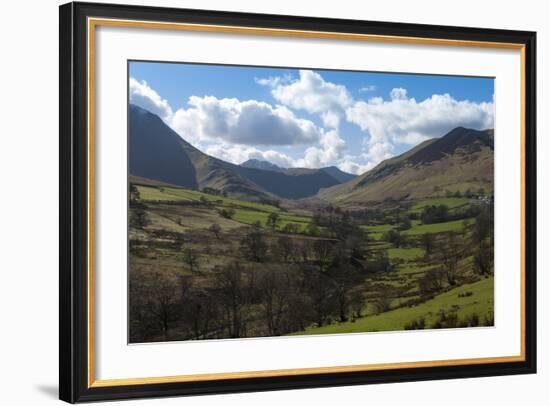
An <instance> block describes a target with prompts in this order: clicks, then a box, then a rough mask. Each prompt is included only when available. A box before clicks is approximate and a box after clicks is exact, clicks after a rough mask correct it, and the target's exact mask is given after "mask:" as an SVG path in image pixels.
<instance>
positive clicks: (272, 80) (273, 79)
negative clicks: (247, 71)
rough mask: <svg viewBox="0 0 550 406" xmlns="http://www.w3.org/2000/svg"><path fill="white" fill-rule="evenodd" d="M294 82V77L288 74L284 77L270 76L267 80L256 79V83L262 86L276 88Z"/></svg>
mask: <svg viewBox="0 0 550 406" xmlns="http://www.w3.org/2000/svg"><path fill="white" fill-rule="evenodd" d="M291 80H292V75H290V74H286V75H283V76H269V77H267V78H254V81H255V82H256V83H257V84H259V85H262V86H269V87H276V86H278V85H282V84H285V83H288V82H290V81H291Z"/></svg>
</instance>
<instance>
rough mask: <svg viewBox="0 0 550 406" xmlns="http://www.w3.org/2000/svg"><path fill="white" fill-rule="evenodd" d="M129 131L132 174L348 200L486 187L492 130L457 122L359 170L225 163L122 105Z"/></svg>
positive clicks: (270, 195)
mask: <svg viewBox="0 0 550 406" xmlns="http://www.w3.org/2000/svg"><path fill="white" fill-rule="evenodd" d="M129 137H130V142H129V171H130V176H131V179H132V181H134V182H136V183H142V184H155V183H156V184H169V185H175V186H183V187H187V188H191V189H205V188H212V189H216V190H218V191H220V192H226V193H227V194H228V195H230V196H233V197H236V198H240V199H245V200H256V201H259V200H272V199H277V198H285V199H300V198H307V197H313V196H316V197H318V198H320V199H322V200H325V201H328V202H333V203H342V204H346V205H354V204H363V203H365V202H369V201H382V200H385V199H388V198H391V199H403V198H421V197H426V196H432V195H441V194H442V193H443V191H445V190H450V191H452V192H454V191H456V190H461V191H465V190H466V189H468V188H470V189H472V190H476V191H477V190H478V189H480V188H484V189H485V190H486V191H487V192H489V191H492V190H493V148H494V147H493V145H494V140H493V131H492V130H486V131H476V130H471V129H466V128H462V127H459V128H456V129H454V130H452V131H451V132H450V133H448V134H447V135H445V136H443V137H441V138H436V139H431V140H428V141H425V142H423V143H421V144H419V145H417V146H416V147H414V148H413V149H411V150H410V151H408V152H405V153H404V154H402V155H399V156H397V157H394V158H391V159H388V160H386V161H383V162H382V163H380V164H379V165H378V166H376V167H375V168H374V169H372V170H370V171H368V172H366V173H364V174H362V175H360V176H356V175H352V174H349V173H346V172H343V171H341V170H340V169H338V168H336V167H334V166H330V167H326V168H320V169H308V168H281V167H279V166H277V165H275V164H272V163H270V162H266V161H262V160H258V159H250V160H248V161H246V162H243V163H242V164H241V165H235V164H231V163H229V162H225V161H222V160H220V159H217V158H214V157H211V156H209V155H207V154H205V153H203V152H201V151H199V150H198V149H197V148H195V147H193V146H192V145H191V144H189V143H188V142H186V141H185V140H184V139H182V138H181V137H180V136H179V135H178V134H177V133H176V132H175V131H173V130H172V129H171V128H170V127H169V126H167V125H166V124H165V123H164V122H163V121H162V120H161V119H160V118H159V117H158V116H156V115H155V114H153V113H151V112H149V111H147V110H144V109H142V108H140V107H138V106H135V105H130V109H129Z"/></svg>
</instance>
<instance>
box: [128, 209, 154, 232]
mask: <svg viewBox="0 0 550 406" xmlns="http://www.w3.org/2000/svg"><path fill="white" fill-rule="evenodd" d="M150 223H151V220H150V219H149V215H148V214H147V212H146V211H145V210H142V209H133V210H131V211H130V226H131V227H134V228H139V229H144V228H145V227H147V226H148V225H149V224H150Z"/></svg>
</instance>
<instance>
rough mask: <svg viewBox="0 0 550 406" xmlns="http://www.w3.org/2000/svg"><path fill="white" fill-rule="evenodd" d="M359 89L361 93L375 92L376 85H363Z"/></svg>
mask: <svg viewBox="0 0 550 406" xmlns="http://www.w3.org/2000/svg"><path fill="white" fill-rule="evenodd" d="M359 91H360V92H361V93H367V92H374V91H376V86H374V85H368V86H363V87H361V88H359Z"/></svg>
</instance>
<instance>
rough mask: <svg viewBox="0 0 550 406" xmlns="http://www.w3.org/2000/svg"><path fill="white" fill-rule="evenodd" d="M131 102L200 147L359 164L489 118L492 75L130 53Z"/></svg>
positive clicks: (227, 154)
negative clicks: (157, 58)
mask: <svg viewBox="0 0 550 406" xmlns="http://www.w3.org/2000/svg"><path fill="white" fill-rule="evenodd" d="M129 76H130V78H129V80H130V86H129V87H130V102H131V103H135V104H138V105H140V106H141V107H144V108H146V109H148V110H150V111H152V112H153V113H155V114H158V115H159V116H160V117H161V118H163V120H164V121H165V122H166V123H167V124H168V125H170V126H171V127H172V128H173V129H174V130H175V131H176V132H178V133H179V134H180V136H182V137H183V138H184V139H185V140H187V141H188V142H190V143H191V144H193V145H195V146H196V147H198V148H199V149H201V150H203V151H204V152H206V153H209V154H211V155H214V156H216V157H218V158H221V159H224V160H227V161H231V162H234V163H240V162H242V161H244V160H246V159H249V158H256V159H264V160H268V161H271V162H273V163H275V164H278V165H280V166H287V167H290V166H305V167H321V166H329V165H336V166H338V167H340V169H342V170H346V171H348V172H354V173H362V172H364V171H366V170H368V169H371V168H372V167H374V166H375V165H376V164H378V163H379V162H380V161H382V160H384V159H387V158H389V157H391V156H394V155H397V154H400V153H402V152H404V151H406V150H408V149H410V148H411V147H413V146H414V145H416V144H418V143H419V142H421V141H423V140H425V139H428V138H432V137H440V136H442V135H444V134H445V133H446V132H448V131H450V130H451V129H452V128H455V127H457V126H459V125H461V126H465V127H472V128H477V129H484V128H489V127H492V126H493V121H494V105H493V93H494V80H493V79H492V78H473V77H456V76H454V77H453V76H440V75H416V74H389V73H374V72H349V71H329V70H315V69H313V70H309V69H306V70H298V69H282V68H261V67H240V66H224V65H196V64H181V63H153V62H130V64H129Z"/></svg>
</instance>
